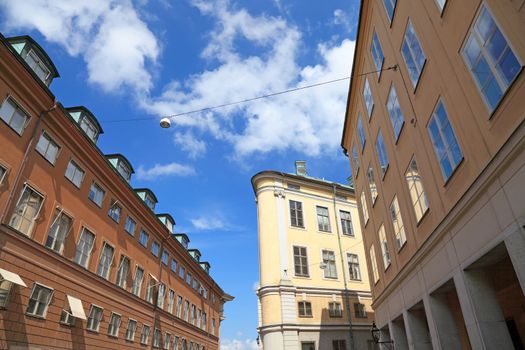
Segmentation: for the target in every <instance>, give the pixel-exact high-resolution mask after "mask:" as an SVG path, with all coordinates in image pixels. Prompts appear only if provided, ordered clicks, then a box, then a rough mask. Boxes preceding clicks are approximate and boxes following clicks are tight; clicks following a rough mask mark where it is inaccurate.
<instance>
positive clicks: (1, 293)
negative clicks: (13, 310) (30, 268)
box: [0, 279, 13, 309]
mask: <svg viewBox="0 0 525 350" xmlns="http://www.w3.org/2000/svg"><path fill="white" fill-rule="evenodd" d="M12 287H13V283H11V282H9V281H8V280H5V279H2V280H0V309H3V308H6V307H7V303H8V302H9V295H10V294H11V289H12Z"/></svg>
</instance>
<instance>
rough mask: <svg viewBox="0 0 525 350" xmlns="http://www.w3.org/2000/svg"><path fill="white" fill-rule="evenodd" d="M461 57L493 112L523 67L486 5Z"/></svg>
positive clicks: (482, 7) (471, 30)
mask: <svg viewBox="0 0 525 350" xmlns="http://www.w3.org/2000/svg"><path fill="white" fill-rule="evenodd" d="M462 54H463V59H464V60H465V62H466V64H467V67H468V68H469V70H470V72H471V73H472V75H473V77H474V80H475V82H476V85H477V86H478V88H479V90H480V91H481V94H482V95H483V98H484V100H485V103H486V104H487V107H488V109H489V111H490V112H492V111H493V110H494V109H495V108H496V106H497V105H498V103H499V101H500V100H501V98H502V97H503V94H504V93H505V91H507V89H508V88H509V86H510V84H511V83H512V82H513V81H514V79H516V77H517V76H518V73H519V72H520V70H521V68H522V67H521V64H520V63H519V62H518V59H517V58H516V55H515V54H514V52H513V51H512V48H511V47H510V46H509V44H508V42H507V39H506V38H505V36H504V35H503V33H502V32H501V30H500V28H499V27H498V25H497V24H496V22H495V21H494V18H492V15H491V13H490V11H489V9H488V7H487V6H486V5H485V4H483V5H482V6H481V9H480V11H479V14H478V17H477V19H476V21H475V23H474V25H473V27H472V28H471V29H470V34H469V37H468V39H467V43H466V44H465V47H464V48H463V50H462Z"/></svg>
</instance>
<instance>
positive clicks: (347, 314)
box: [332, 184, 355, 350]
mask: <svg viewBox="0 0 525 350" xmlns="http://www.w3.org/2000/svg"><path fill="white" fill-rule="evenodd" d="M332 188H333V198H332V199H333V204H334V215H335V229H336V232H337V242H338V245H339V257H340V258H341V267H342V273H343V282H344V294H346V298H344V297H343V299H344V301H345V309H346V317H347V318H348V326H349V328H350V333H349V336H350V350H354V349H355V346H354V333H353V331H352V313H351V311H350V293H349V290H348V284H347V281H346V274H345V262H344V257H343V247H342V244H341V234H340V232H339V221H338V219H337V206H336V198H335V184H333V185H332Z"/></svg>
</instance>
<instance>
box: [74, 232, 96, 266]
mask: <svg viewBox="0 0 525 350" xmlns="http://www.w3.org/2000/svg"><path fill="white" fill-rule="evenodd" d="M84 231H87V232H89V233H90V234H91V235H92V236H93V242H91V248H89V252H88V253H87V257H86V262H85V264H81V263H80V261H77V253H78V245H79V243H80V241H81V239H82V237H83V235H84ZM96 239H97V236H96V235H95V233H94V232H93V231H91V230H89V229H88V228H87V227H82V230H81V231H80V236H79V237H78V241H77V242H76V245H75V259H74V261H75V263H77V264H78V265H80V266H82V267H83V268H85V269H87V268H88V266H89V262H90V260H91V253H92V252H93V248H94V247H95V241H96Z"/></svg>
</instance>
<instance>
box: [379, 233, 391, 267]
mask: <svg viewBox="0 0 525 350" xmlns="http://www.w3.org/2000/svg"><path fill="white" fill-rule="evenodd" d="M377 235H378V237H379V245H380V246H381V256H382V257H383V267H384V269H385V270H386V269H388V268H389V267H390V264H391V263H392V259H391V257H390V250H389V249H388V241H387V238H386V229H385V225H384V224H381V226H379V230H377Z"/></svg>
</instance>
